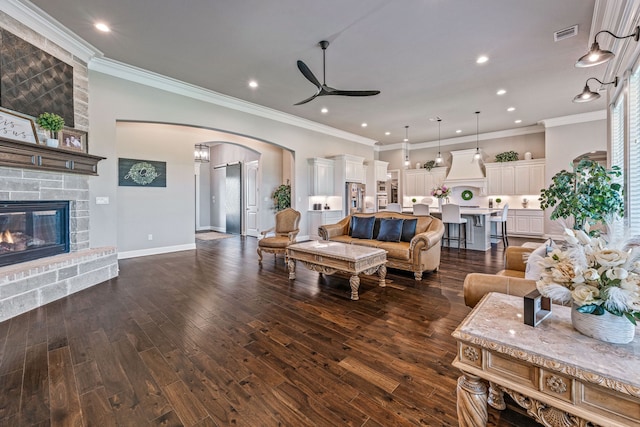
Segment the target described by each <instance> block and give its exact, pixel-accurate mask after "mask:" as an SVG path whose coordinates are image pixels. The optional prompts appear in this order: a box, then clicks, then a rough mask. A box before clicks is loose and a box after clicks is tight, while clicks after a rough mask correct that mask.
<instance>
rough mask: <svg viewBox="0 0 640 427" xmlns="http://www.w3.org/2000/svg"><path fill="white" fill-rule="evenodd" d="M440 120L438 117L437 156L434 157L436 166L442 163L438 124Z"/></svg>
mask: <svg viewBox="0 0 640 427" xmlns="http://www.w3.org/2000/svg"><path fill="white" fill-rule="evenodd" d="M441 121H442V119H441V118H440V117H438V156H437V157H436V164H440V163H442V155H441V154H440V122H441Z"/></svg>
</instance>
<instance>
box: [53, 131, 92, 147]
mask: <svg viewBox="0 0 640 427" xmlns="http://www.w3.org/2000/svg"><path fill="white" fill-rule="evenodd" d="M58 141H59V142H58V148H62V149H64V150H73V151H80V152H82V153H87V152H88V150H89V147H88V144H87V132H84V131H81V130H76V129H68V128H64V129H62V130H61V131H60V132H58Z"/></svg>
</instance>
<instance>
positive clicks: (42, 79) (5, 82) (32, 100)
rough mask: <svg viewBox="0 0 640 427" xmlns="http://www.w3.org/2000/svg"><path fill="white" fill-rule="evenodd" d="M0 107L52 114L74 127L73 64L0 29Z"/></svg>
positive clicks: (30, 112) (34, 113)
mask: <svg viewBox="0 0 640 427" xmlns="http://www.w3.org/2000/svg"><path fill="white" fill-rule="evenodd" d="M0 106H2V107H5V108H8V109H10V110H14V111H18V112H21V113H24V114H28V115H30V116H34V117H37V116H39V115H40V114H41V113H44V112H50V113H56V114H58V115H60V116H62V118H64V122H65V125H66V126H68V127H74V125H75V123H74V110H73V67H72V66H71V65H69V64H67V63H65V62H62V61H60V60H59V59H57V58H56V57H54V56H52V55H50V54H48V53H46V52H44V51H43V50H41V49H38V48H37V47H35V46H34V45H32V44H31V43H28V42H26V41H24V40H22V39H21V38H19V37H17V36H16V35H14V34H12V33H10V32H8V31H6V30H4V29H0Z"/></svg>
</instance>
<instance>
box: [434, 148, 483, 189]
mask: <svg viewBox="0 0 640 427" xmlns="http://www.w3.org/2000/svg"><path fill="white" fill-rule="evenodd" d="M475 154H476V150H475V148H472V149H470V150H458V151H452V152H451V156H452V158H451V169H450V170H449V174H448V175H447V178H446V179H445V180H444V185H446V186H447V187H451V188H453V187H475V188H478V189H480V195H481V196H484V195H486V194H487V178H485V176H484V171H483V167H482V166H483V163H482V156H481V157H480V160H477V159H475V158H474V156H475ZM481 154H482V152H481Z"/></svg>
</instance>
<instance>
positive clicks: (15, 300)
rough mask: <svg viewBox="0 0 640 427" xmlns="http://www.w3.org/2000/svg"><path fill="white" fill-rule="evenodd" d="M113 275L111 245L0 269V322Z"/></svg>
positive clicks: (115, 264) (115, 261) (114, 258)
mask: <svg viewBox="0 0 640 427" xmlns="http://www.w3.org/2000/svg"><path fill="white" fill-rule="evenodd" d="M117 276H118V254H117V251H116V248H115V247H112V246H106V247H100V248H95V249H84V250H81V251H77V252H71V253H67V254H62V255H56V256H52V257H47V258H40V259H37V260H34V261H29V262H24V263H20V264H15V265H9V266H5V267H0V322H2V321H4V320H7V319H10V318H12V317H15V316H17V315H19V314H22V313H25V312H27V311H29V310H32V309H34V308H37V307H40V306H42V305H45V304H48V303H50V302H52V301H55V300H57V299H60V298H63V297H65V296H67V295H70V294H73V293H75V292H78V291H80V290H82V289H86V288H89V287H91V286H94V285H97V284H98V283H102V282H104V281H107V280H109V279H112V278H114V277H117Z"/></svg>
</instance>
